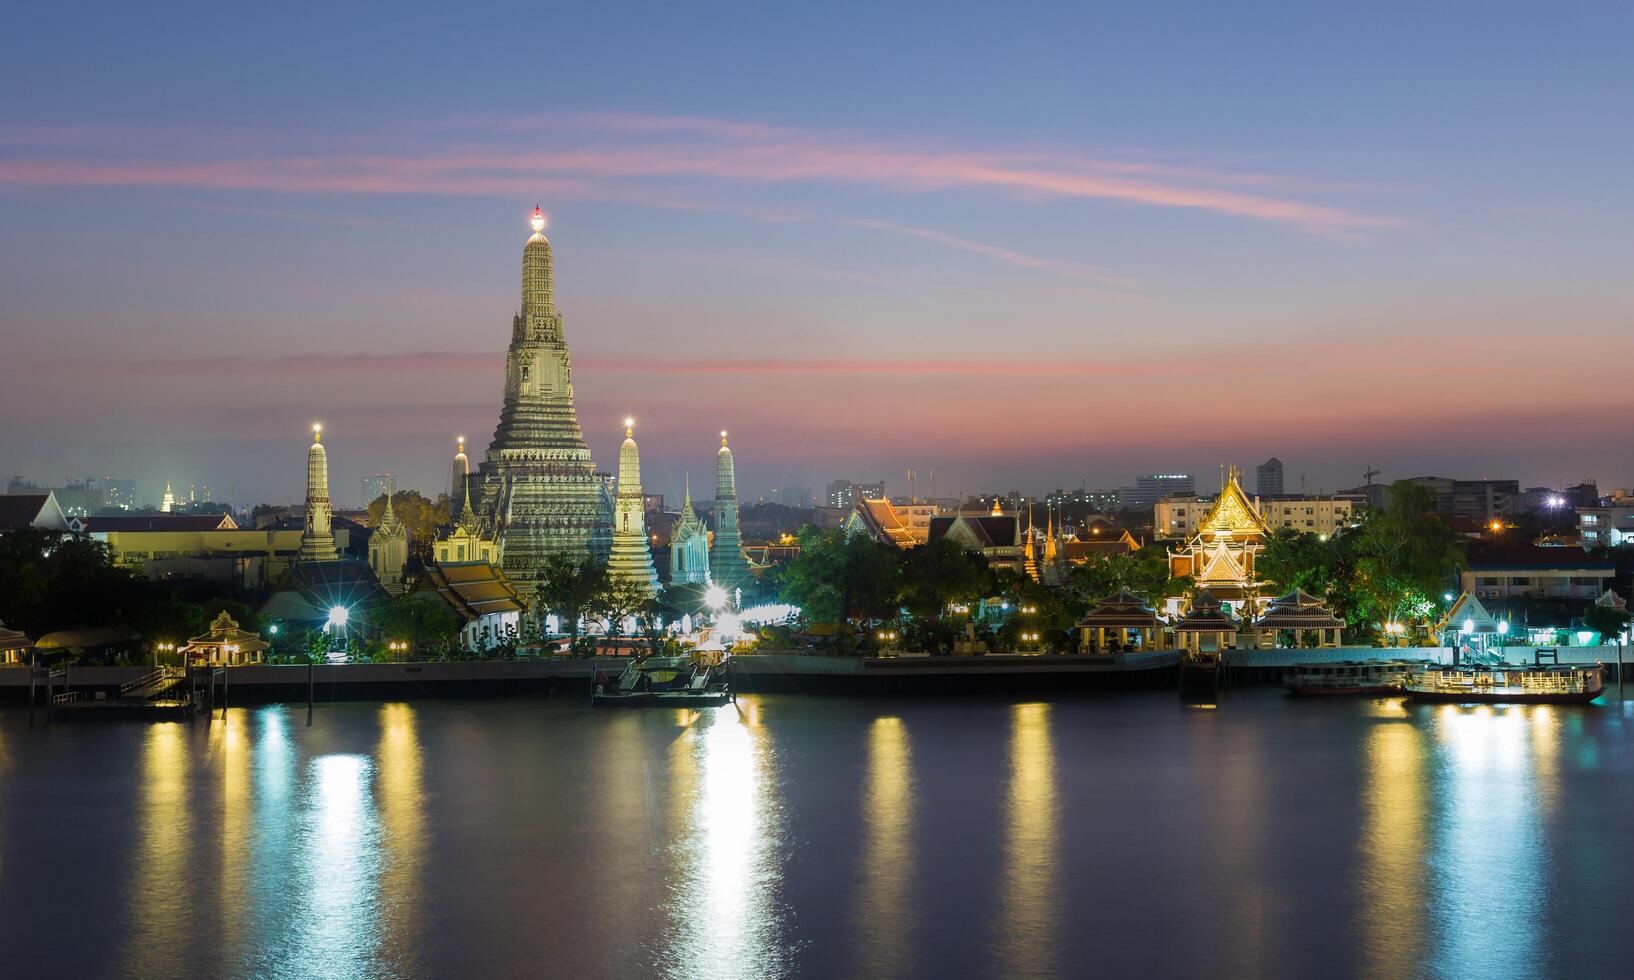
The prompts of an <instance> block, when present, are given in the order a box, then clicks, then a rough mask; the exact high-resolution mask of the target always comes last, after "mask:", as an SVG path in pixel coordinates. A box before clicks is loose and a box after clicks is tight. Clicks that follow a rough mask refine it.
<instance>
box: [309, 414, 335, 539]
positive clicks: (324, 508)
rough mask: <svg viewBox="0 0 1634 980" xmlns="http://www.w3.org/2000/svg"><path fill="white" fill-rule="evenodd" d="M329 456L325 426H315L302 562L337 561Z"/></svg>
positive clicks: (310, 457)
mask: <svg viewBox="0 0 1634 980" xmlns="http://www.w3.org/2000/svg"><path fill="white" fill-rule="evenodd" d="M331 515H332V510H331V507H330V504H329V455H328V453H327V452H326V451H325V450H324V448H323V426H322V425H321V424H314V425H313V426H312V447H311V448H310V449H308V450H307V451H306V516H305V525H304V527H303V528H302V530H301V553H300V560H301V561H335V560H337V559H339V558H340V554H339V552H337V551H336V550H335V532H334V530H333V528H331V527H330V522H331Z"/></svg>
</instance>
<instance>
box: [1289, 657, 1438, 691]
mask: <svg viewBox="0 0 1634 980" xmlns="http://www.w3.org/2000/svg"><path fill="white" fill-rule="evenodd" d="M1423 669H1424V664H1422V663H1416V664H1415V663H1408V662H1407V661H1404V660H1347V661H1342V662H1340V663H1331V664H1301V665H1299V666H1297V667H1293V668H1290V669H1289V671H1288V673H1287V675H1286V676H1284V677H1283V679H1282V685H1283V686H1284V687H1286V688H1287V689H1288V693H1289V694H1295V695H1299V696H1301V697H1307V696H1310V697H1342V696H1351V697H1370V696H1371V697H1377V696H1379V695H1389V694H1400V693H1401V687H1402V684H1403V683H1405V682H1406V680H1407V676H1408V675H1409V674H1411V673H1412V672H1413V671H1415V670H1423Z"/></svg>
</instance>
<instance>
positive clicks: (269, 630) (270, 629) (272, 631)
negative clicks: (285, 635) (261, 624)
mask: <svg viewBox="0 0 1634 980" xmlns="http://www.w3.org/2000/svg"><path fill="white" fill-rule="evenodd" d="M267 633H269V634H270V635H272V636H277V635H278V624H277V623H273V624H272V625H271V626H268V627H267Z"/></svg>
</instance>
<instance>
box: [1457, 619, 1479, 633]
mask: <svg viewBox="0 0 1634 980" xmlns="http://www.w3.org/2000/svg"><path fill="white" fill-rule="evenodd" d="M1458 632H1460V633H1473V632H1475V620H1473V619H1466V620H1464V625H1463V626H1461V627H1459V630H1458Z"/></svg>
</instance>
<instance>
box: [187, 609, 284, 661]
mask: <svg viewBox="0 0 1634 980" xmlns="http://www.w3.org/2000/svg"><path fill="white" fill-rule="evenodd" d="M229 644H230V645H232V646H236V647H238V648H239V650H241V651H243V652H245V653H252V652H254V651H256V650H266V649H268V648H270V647H271V646H272V644H270V643H268V642H267V641H265V640H263V639H261V634H259V633H251V632H248V631H247V630H241V629H239V628H238V620H236V619H234V618H233V617H232V616H230V615H228V614H227V610H225V609H223V610H222V611H221V612H220V613H219V614H217V616H216V618H215V620H214V621H213V622H211V624H210V628H209V629H208V630H207V631H205V632H203V633H200V634H199V635H198V636H195V637H193V638H192V639H190V640H188V641H187V645H186V646H185V647H183V648H182V649H183V651H191V650H200V649H203V648H206V647H224V646H227V645H229Z"/></svg>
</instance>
